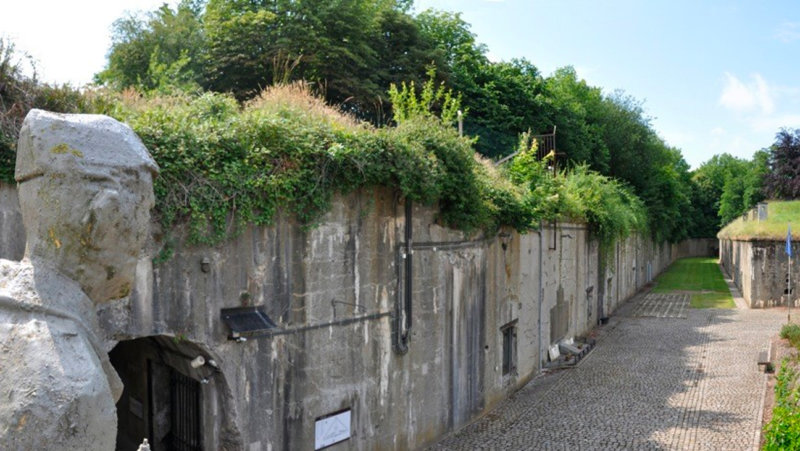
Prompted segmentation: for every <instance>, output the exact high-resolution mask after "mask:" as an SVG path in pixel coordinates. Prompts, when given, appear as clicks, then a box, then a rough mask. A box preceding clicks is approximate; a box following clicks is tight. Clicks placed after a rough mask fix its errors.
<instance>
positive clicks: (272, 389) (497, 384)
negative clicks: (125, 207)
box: [0, 187, 707, 451]
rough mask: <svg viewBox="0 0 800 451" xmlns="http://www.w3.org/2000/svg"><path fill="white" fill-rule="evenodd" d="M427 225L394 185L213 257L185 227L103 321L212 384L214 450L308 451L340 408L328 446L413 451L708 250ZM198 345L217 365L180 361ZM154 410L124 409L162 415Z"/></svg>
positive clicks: (145, 264)
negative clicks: (257, 318)
mask: <svg viewBox="0 0 800 451" xmlns="http://www.w3.org/2000/svg"><path fill="white" fill-rule="evenodd" d="M14 197H15V196H13V190H11V189H10V188H8V187H5V188H3V189H2V190H0V227H2V229H0V231H2V235H0V236H2V237H3V239H2V240H0V257H3V258H10V259H15V258H19V257H20V256H21V251H20V249H21V246H20V243H21V242H23V241H24V239H23V238H22V236H21V234H20V226H19V225H18V222H19V220H18V213H14V201H15V198H14ZM436 215H437V212H436V210H435V209H434V208H428V207H422V206H418V205H414V206H413V208H412V209H411V214H410V216H409V215H408V214H407V212H406V211H405V205H404V204H403V203H402V202H401V201H400V200H399V199H398V196H397V195H396V194H395V193H393V192H392V191H390V190H387V189H375V190H363V191H359V192H356V193H353V194H351V195H347V196H342V197H339V198H338V199H337V200H336V201H335V202H334V204H333V208H332V210H331V211H330V212H329V213H328V214H327V215H326V216H325V217H324V218H323V220H322V221H321V224H320V225H319V226H318V227H316V228H314V229H311V230H308V231H305V230H303V229H302V228H300V227H298V225H297V224H296V223H295V222H294V221H293V219H291V218H290V217H287V216H282V215H278V217H277V218H276V220H275V223H274V225H273V226H271V227H249V228H247V229H246V230H244V232H243V233H242V234H241V235H240V236H239V237H238V238H236V239H234V240H233V241H231V242H229V243H226V244H225V245H222V246H218V247H205V246H188V245H186V244H184V241H183V236H182V235H181V231H180V230H178V231H175V232H174V235H173V236H172V238H173V239H174V243H175V244H174V246H175V248H174V250H175V254H174V256H173V257H172V258H170V259H169V260H167V261H166V262H164V263H161V264H158V265H155V266H154V265H153V263H152V260H151V259H150V258H146V259H142V260H141V261H140V264H139V266H138V269H137V283H136V287H135V289H134V292H133V295H132V296H131V299H129V300H128V301H127V302H124V303H117V304H114V305H110V306H108V307H107V308H106V309H105V310H104V311H102V312H101V321H102V323H103V324H104V325H105V327H107V329H108V330H109V331H110V332H109V333H110V334H112V335H113V336H114V338H115V339H117V340H121V341H124V340H131V341H129V342H128V341H126V343H139V342H141V340H139V341H136V340H135V339H139V338H142V337H155V338H154V339H153V340H150V341H148V343H149V344H148V345H147V347H146V348H141V349H140V350H138V351H136V350H132V351H130V354H129V356H142V357H136V358H137V359H139V360H141V361H145V360H146V356H151V357H147V358H152V356H155V355H159V353H160V355H162V357H160V358H161V360H162V361H163V362H162V363H164V364H165V365H166V364H168V365H169V366H170V367H172V368H177V371H179V372H181V373H184V374H185V375H187V376H189V377H191V378H194V379H197V380H206V382H208V383H207V384H204V385H202V400H203V401H202V409H201V411H202V412H205V413H204V414H203V429H204V430H205V431H206V432H205V437H204V442H203V446H204V447H205V448H207V449H248V450H253V451H255V450H267V449H274V450H276V449H314V445H315V443H314V442H315V426H316V422H317V420H318V419H320V418H323V417H325V416H326V415H329V414H332V413H336V412H341V411H347V410H349V412H350V415H351V422H350V430H349V439H347V440H346V441H345V442H343V443H341V444H339V445H334V446H333V447H332V448H331V449H413V448H419V447H422V446H424V445H426V444H429V443H431V442H432V441H434V440H436V438H437V437H440V436H441V435H443V434H445V433H448V432H450V431H453V430H456V429H458V428H459V427H461V426H463V425H465V424H466V423H468V422H469V421H471V420H472V419H474V418H476V417H477V416H479V415H481V414H482V413H483V412H485V411H486V410H487V409H489V408H491V407H492V406H493V405H494V404H495V403H496V402H498V401H499V400H501V399H503V398H505V397H507V396H508V395H509V394H510V393H512V392H513V391H514V390H516V389H518V388H519V387H521V386H522V385H523V384H524V383H525V382H527V381H528V380H529V379H530V378H532V377H533V376H535V375H536V374H537V373H538V372H539V370H540V367H541V365H542V363H543V362H544V361H546V359H547V353H546V350H547V347H548V346H549V345H550V344H551V343H552V342H555V341H557V340H559V339H561V338H565V337H573V336H579V335H581V334H584V333H586V332H587V331H589V330H590V329H591V328H592V327H594V325H595V324H596V323H597V321H598V319H599V318H601V317H603V316H607V315H609V314H611V313H612V312H613V311H614V310H615V309H616V308H617V307H618V306H619V305H620V304H621V303H622V302H624V301H625V300H626V299H628V298H629V297H630V296H631V295H633V294H634V293H636V292H637V291H638V290H639V289H641V288H642V287H643V286H644V285H645V284H647V283H648V282H649V281H651V280H652V279H653V278H654V277H655V276H656V275H657V274H658V273H659V272H661V271H662V270H663V269H664V268H665V267H666V266H668V265H669V264H670V263H671V262H672V261H673V260H674V258H676V257H677V256H678V255H681V256H684V255H683V254H689V253H692V252H701V250H703V249H705V250H706V251H707V248H704V247H703V246H701V245H699V244H693V245H686V246H684V247H681V246H671V245H667V244H664V245H660V246H657V245H654V244H653V243H652V242H650V241H649V240H647V239H645V238H643V237H638V236H634V237H631V238H629V239H627V240H625V241H624V242H621V243H619V244H618V245H616V246H615V247H614V248H613V249H612V250H611V251H610V252H609V253H608V254H607V255H604V256H601V255H600V252H599V246H598V245H597V242H596V241H594V240H593V239H592V238H591V236H590V234H589V232H588V230H587V229H586V228H585V227H584V226H582V225H579V224H561V223H559V224H554V225H547V226H546V227H544V228H543V229H542V231H541V232H540V233H537V232H534V233H528V234H524V235H520V234H518V233H516V232H514V231H512V230H501V231H500V233H498V234H495V235H491V236H488V237H484V236H467V235H465V234H464V233H462V232H459V231H454V230H451V229H447V228H443V227H441V226H439V225H437V224H436V221H435V218H436ZM9 218H10V219H9ZM409 218H410V221H411V224H412V227H411V238H412V239H411V241H409V242H407V241H406V238H405V237H406V222H407V220H409ZM158 251H159V249H158V248H153V249H151V250H150V255H151V256H152V255H156V254H157V253H158ZM704 252H705V251H704ZM409 259H410V260H411V262H412V263H411V277H410V278H406V277H405V276H406V271H407V269H408V268H409V266H408V264H407V263H406V262H407V261H408V260H409ZM406 293H410V308H408V307H407V306H406V303H405V301H406V299H407V298H406V296H407V294H406ZM243 305H251V306H252V305H255V306H261V307H263V309H264V311H265V312H266V313H267V314H268V315H269V317H270V318H271V319H273V320H274V321H275V322H276V323H277V325H278V328H277V329H275V330H274V331H273V332H272V334H271V335H270V336H265V337H260V338H252V339H249V340H247V341H245V342H239V341H234V340H230V339H229V335H230V330H229V328H228V326H227V325H226V324H225V323H224V321H223V320H222V318H221V310H222V309H223V308H231V307H239V306H243ZM406 316H409V317H410V319H411V321H410V328H408V329H407V335H408V341H407V343H406V342H404V341H403V340H402V338H401V337H402V335H404V333H405V332H406V329H405V326H406V325H407V324H405V323H404V321H403V318H405V317H406ZM112 331H113V332H112ZM159 343H160V344H159ZM406 345H407V349H406ZM131 347H132V345H131ZM182 349H183V350H182ZM198 352H200V353H202V354H204V355H205V357H206V358H207V359H213V360H214V361H215V363H216V365H217V366H218V370H215V371H211V372H209V369H208V367H207V366H206V367H202V368H200V369H193V368H192V367H191V366H189V365H188V364H186V362H188V360H187V359H189V358H190V357H192V355H193V354H196V353H198ZM164 355H167V356H168V358H167V357H163V356H164ZM169 356H172V357H169ZM176 356H177V357H176ZM130 358H131V359H133V357H130ZM178 361H181V362H183V361H186V362H184V363H183V364H179V362H178ZM131 365H133V364H131ZM131 365H129V366H131ZM134 366H135V365H134ZM137 371H139V370H136V368H133V366H131V368H130V372H131V374H137ZM137 383H138V382H135V381H131V382H130V384H133V385H134V386H135V385H136V384H137ZM135 392H137V390H129V391H128V392H126V395H123V396H124V397H125V396H129V397H132V396H135V394H134V393H135ZM137 403H138V404H137ZM149 403H150V401H148V400H147V399H138V398H137V399H133V398H131V399H128V398H125V399H123V401H122V404H120V405H121V406H128V405H135V406H137V409H140V410H143V411H145V412H147V411H148V409H156V407H152V406H150V405H149ZM156 449H157V447H156Z"/></svg>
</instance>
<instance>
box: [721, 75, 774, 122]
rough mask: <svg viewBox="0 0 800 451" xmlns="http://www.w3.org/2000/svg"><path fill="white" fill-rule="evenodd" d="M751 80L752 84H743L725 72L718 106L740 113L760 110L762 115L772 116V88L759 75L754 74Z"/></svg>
mask: <svg viewBox="0 0 800 451" xmlns="http://www.w3.org/2000/svg"><path fill="white" fill-rule="evenodd" d="M752 78H753V81H752V82H750V83H747V84H745V83H744V82H742V81H741V80H739V79H738V78H736V77H735V76H734V75H731V74H730V73H728V72H726V73H725V86H724V87H723V88H722V94H721V95H720V98H719V103H720V105H722V106H724V107H725V108H728V109H730V110H733V111H736V112H740V113H747V112H753V111H755V110H760V112H761V113H762V114H772V113H773V112H774V111H775V101H774V100H773V99H772V88H771V87H770V85H769V84H768V83H767V81H766V80H764V78H763V77H762V76H761V75H759V74H755V75H753V77H752Z"/></svg>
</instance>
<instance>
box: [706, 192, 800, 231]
mask: <svg viewBox="0 0 800 451" xmlns="http://www.w3.org/2000/svg"><path fill="white" fill-rule="evenodd" d="M768 203H769V206H768V207H767V211H768V214H767V219H766V220H764V221H758V220H753V219H748V220H747V221H745V220H744V219H742V218H741V217H739V218H737V219H736V220H734V221H731V222H730V223H729V224H728V225H726V226H725V227H723V229H722V230H720V232H719V233H718V234H717V237H719V238H729V239H734V240H744V241H751V240H785V239H786V227H787V225H788V224H789V223H791V222H792V220H794V221H795V227H794V230H793V231H792V239H800V201H777V200H773V201H769V202H768ZM748 214H749V213H748Z"/></svg>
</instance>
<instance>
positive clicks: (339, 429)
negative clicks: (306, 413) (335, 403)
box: [314, 409, 350, 450]
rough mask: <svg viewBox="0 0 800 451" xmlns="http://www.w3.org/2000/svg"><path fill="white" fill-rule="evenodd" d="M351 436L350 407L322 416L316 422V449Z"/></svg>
mask: <svg viewBox="0 0 800 451" xmlns="http://www.w3.org/2000/svg"><path fill="white" fill-rule="evenodd" d="M349 438H350V409H347V410H345V411H343V412H339V413H335V414H332V415H328V416H326V417H322V418H320V419H318V420H317V421H316V423H315V424H314V449H315V450H317V449H322V448H326V447H328V446H331V445H333V444H335V443H339V442H342V441H345V440H347V439H349Z"/></svg>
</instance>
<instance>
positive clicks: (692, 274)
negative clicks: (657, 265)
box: [653, 258, 736, 308]
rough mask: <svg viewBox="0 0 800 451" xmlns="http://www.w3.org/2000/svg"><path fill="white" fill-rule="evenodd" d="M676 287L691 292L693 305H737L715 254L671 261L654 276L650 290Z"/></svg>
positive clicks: (701, 306)
mask: <svg viewBox="0 0 800 451" xmlns="http://www.w3.org/2000/svg"><path fill="white" fill-rule="evenodd" d="M676 291H678V292H687V291H688V292H691V303H690V305H691V306H692V307H694V308H734V307H736V304H735V303H734V302H733V297H732V296H731V293H730V291H729V290H728V285H727V284H726V283H725V280H724V279H723V278H722V273H721V272H720V270H719V265H718V264H717V259H715V258H683V259H680V260H677V261H675V263H673V264H672V265H670V267H669V268H667V270H666V272H664V273H663V274H661V275H660V276H658V278H657V279H656V286H655V288H653V292H654V293H670V292H676Z"/></svg>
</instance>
